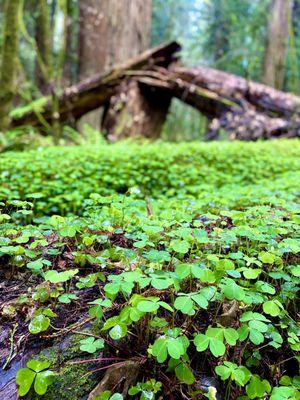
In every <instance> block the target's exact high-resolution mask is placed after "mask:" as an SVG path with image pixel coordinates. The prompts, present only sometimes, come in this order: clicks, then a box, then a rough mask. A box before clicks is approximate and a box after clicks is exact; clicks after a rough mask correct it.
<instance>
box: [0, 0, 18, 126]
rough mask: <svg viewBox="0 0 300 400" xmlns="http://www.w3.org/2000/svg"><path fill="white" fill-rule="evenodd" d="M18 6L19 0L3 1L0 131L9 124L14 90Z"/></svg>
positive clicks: (16, 61) (16, 59)
mask: <svg viewBox="0 0 300 400" xmlns="http://www.w3.org/2000/svg"><path fill="white" fill-rule="evenodd" d="M20 6H21V0H6V2H5V10H4V24H3V25H4V27H3V45H2V54H1V60H2V63H1V70H0V130H2V131H3V130H6V129H7V128H8V126H9V123H10V118H9V113H10V110H11V108H12V105H13V99H14V96H15V92H16V87H15V77H16V71H17V65H18V42H19V21H18V18H19V12H20Z"/></svg>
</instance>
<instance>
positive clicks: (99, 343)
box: [80, 337, 104, 354]
mask: <svg viewBox="0 0 300 400" xmlns="http://www.w3.org/2000/svg"><path fill="white" fill-rule="evenodd" d="M103 347H104V340H103V339H97V340H96V339H95V338H94V337H88V338H86V339H82V340H80V350H82V351H86V352H87V353H90V354H92V353H95V352H96V351H97V350H100V349H103Z"/></svg>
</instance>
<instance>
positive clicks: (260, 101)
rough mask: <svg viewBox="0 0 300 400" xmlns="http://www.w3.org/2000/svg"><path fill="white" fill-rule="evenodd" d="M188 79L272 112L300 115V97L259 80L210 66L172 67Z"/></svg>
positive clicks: (290, 115)
mask: <svg viewBox="0 0 300 400" xmlns="http://www.w3.org/2000/svg"><path fill="white" fill-rule="evenodd" d="M171 70H172V72H174V74H175V75H177V76H180V78H181V79H183V80H184V81H186V82H190V83H193V84H194V85H197V86H200V87H202V88H206V89H208V90H210V91H212V92H214V93H216V94H218V95H219V96H224V97H226V98H229V99H234V100H235V101H236V102H240V103H241V104H242V102H243V101H246V102H247V103H249V104H252V105H253V106H254V107H255V108H256V109H257V110H258V111H262V112H264V113H267V114H268V115H271V116H280V117H285V118H287V117H292V116H293V115H298V116H300V97H298V96H296V95H294V94H292V93H285V92H282V91H280V90H276V89H274V88H271V87H269V86H266V85H263V84H261V83H258V82H253V81H249V80H247V79H245V78H242V77H240V76H236V75H233V74H230V73H228V72H224V71H220V70H217V69H213V68H208V67H197V68H189V69H188V68H183V67H178V66H176V67H174V68H172V69H171Z"/></svg>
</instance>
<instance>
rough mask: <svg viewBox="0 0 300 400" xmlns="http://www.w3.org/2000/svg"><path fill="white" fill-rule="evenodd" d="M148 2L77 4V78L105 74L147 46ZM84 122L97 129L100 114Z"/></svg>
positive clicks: (126, 0) (90, 0)
mask: <svg viewBox="0 0 300 400" xmlns="http://www.w3.org/2000/svg"><path fill="white" fill-rule="evenodd" d="M150 29H151V0H123V1H122V2H120V1H119V0H80V1H79V40H78V45H79V52H78V58H79V78H80V79H83V78H86V77H88V76H90V75H91V74H93V73H99V72H103V71H105V70H106V69H107V68H109V67H111V66H112V65H115V64H118V63H120V62H122V61H125V60H127V59H128V58H130V57H133V56H135V55H137V54H139V53H140V52H141V51H143V50H145V49H147V48H148V47H149V46H150ZM85 122H89V123H90V124H91V125H92V126H93V127H95V128H97V129H99V127H100V113H99V112H96V113H95V112H93V113H92V116H90V117H89V118H88V119H86V118H85Z"/></svg>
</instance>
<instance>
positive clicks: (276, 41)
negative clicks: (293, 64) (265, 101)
mask: <svg viewBox="0 0 300 400" xmlns="http://www.w3.org/2000/svg"><path fill="white" fill-rule="evenodd" d="M292 3H293V0H272V3H271V9H270V19H269V25H268V36H267V45H266V51H265V57H264V69H263V78H262V81H263V82H264V83H265V84H266V85H269V86H273V87H275V88H276V89H282V88H283V84H284V76H285V65H286V55H287V49H288V38H289V23H290V18H291V9H292Z"/></svg>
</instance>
